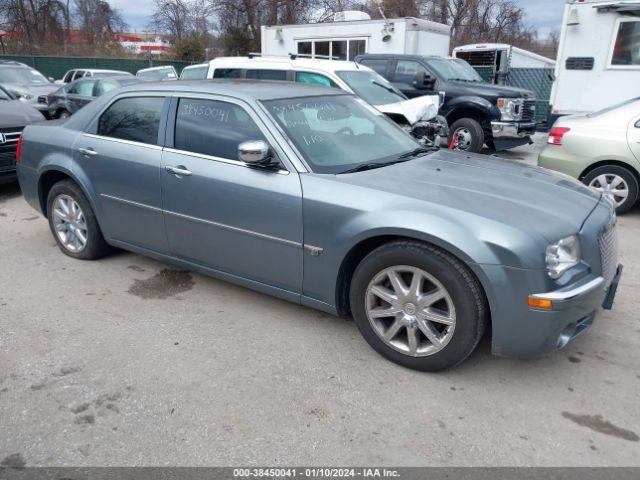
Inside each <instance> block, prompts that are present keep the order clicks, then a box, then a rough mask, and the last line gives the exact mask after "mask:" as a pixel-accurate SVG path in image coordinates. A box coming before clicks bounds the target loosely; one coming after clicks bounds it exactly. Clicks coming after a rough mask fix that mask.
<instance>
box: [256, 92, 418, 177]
mask: <svg viewBox="0 0 640 480" xmlns="http://www.w3.org/2000/svg"><path fill="white" fill-rule="evenodd" d="M263 103H264V105H265V106H266V107H267V109H268V110H269V112H270V113H271V114H272V115H273V117H274V118H275V119H276V121H277V122H278V124H280V126H281V127H282V128H283V129H284V130H285V132H286V133H287V135H288V136H289V138H290V139H291V140H292V141H293V143H294V144H295V145H296V146H297V148H298V150H299V151H300V153H302V155H303V156H304V158H305V160H306V161H307V163H308V165H309V167H310V168H311V169H312V170H313V171H314V172H316V173H345V172H346V171H348V170H353V169H355V168H358V167H361V166H373V167H374V168H375V167H377V166H384V165H385V164H389V163H394V162H397V161H403V159H405V160H406V159H407V154H410V153H411V152H413V151H415V150H416V149H419V148H420V145H419V144H418V143H417V142H416V141H415V140H414V139H413V138H412V137H411V136H409V134H407V133H405V132H404V131H403V130H401V129H400V128H399V127H397V126H396V125H395V124H394V123H393V122H392V121H391V120H389V119H388V118H387V117H386V116H385V115H384V114H383V113H381V112H379V111H378V110H376V109H375V108H373V107H372V106H370V105H368V104H367V103H365V102H364V101H363V100H362V99H360V98H357V97H354V96H352V95H335V96H334V95H328V96H323V97H304V98H288V99H280V100H270V101H265V102H263Z"/></svg>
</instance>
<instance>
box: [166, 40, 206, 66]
mask: <svg viewBox="0 0 640 480" xmlns="http://www.w3.org/2000/svg"><path fill="white" fill-rule="evenodd" d="M204 56H205V51H204V42H203V41H202V39H200V38H199V37H187V38H183V39H181V40H176V41H175V42H174V44H173V57H175V59H176V60H185V61H187V62H202V61H203V60H204Z"/></svg>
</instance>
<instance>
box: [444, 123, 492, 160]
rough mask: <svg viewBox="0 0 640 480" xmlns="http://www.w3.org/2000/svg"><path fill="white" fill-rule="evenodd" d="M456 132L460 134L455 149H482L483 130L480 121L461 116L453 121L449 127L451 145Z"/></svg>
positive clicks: (473, 150)
mask: <svg viewBox="0 0 640 480" xmlns="http://www.w3.org/2000/svg"><path fill="white" fill-rule="evenodd" d="M456 133H458V134H459V135H460V136H461V137H459V140H458V142H457V143H458V145H459V146H457V147H456V150H461V151H463V152H471V153H480V152H481V151H482V147H483V146H484V130H483V129H482V125H480V122H478V121H477V120H474V119H473V118H461V119H459V120H456V121H455V122H453V124H452V125H451V128H450V129H449V145H451V142H452V141H453V138H454V136H455V134H456ZM462 136H464V138H463V137H462Z"/></svg>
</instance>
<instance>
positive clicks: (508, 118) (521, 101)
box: [356, 54, 536, 152]
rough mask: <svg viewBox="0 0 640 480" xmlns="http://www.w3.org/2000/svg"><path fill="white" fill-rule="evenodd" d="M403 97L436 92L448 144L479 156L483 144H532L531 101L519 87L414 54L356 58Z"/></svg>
mask: <svg viewBox="0 0 640 480" xmlns="http://www.w3.org/2000/svg"><path fill="white" fill-rule="evenodd" d="M356 62H358V63H361V64H362V65H366V66H367V67H369V68H372V69H373V70H375V71H376V72H378V73H379V74H380V75H382V76H383V77H385V78H386V79H387V80H389V82H391V83H392V84H393V85H394V86H395V87H396V88H398V90H400V91H402V93H404V94H405V95H406V96H408V97H409V98H414V97H419V96H422V95H430V94H433V93H434V92H436V93H439V94H440V95H441V97H444V98H443V102H442V106H441V108H440V114H441V115H442V116H444V117H445V118H446V119H447V121H448V122H449V126H450V133H449V142H451V141H452V140H453V139H454V138H455V139H456V147H457V148H458V149H459V150H465V151H469V152H480V151H481V150H482V148H483V146H484V145H487V146H488V147H489V148H491V149H493V150H506V149H508V148H513V147H517V146H520V145H525V144H528V143H532V140H531V135H533V134H534V133H535V131H536V123H535V121H534V117H535V108H536V98H535V95H534V93H533V92H531V91H529V90H523V89H520V88H514V87H506V86H503V85H493V84H490V83H486V82H485V81H484V80H482V77H480V75H479V74H478V73H477V72H476V71H475V70H474V69H473V67H471V65H469V64H468V63H467V62H465V61H464V60H460V59H454V58H443V57H423V56H418V55H373V54H372V55H359V56H358V57H356Z"/></svg>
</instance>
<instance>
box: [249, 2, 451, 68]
mask: <svg viewBox="0 0 640 480" xmlns="http://www.w3.org/2000/svg"><path fill="white" fill-rule="evenodd" d="M450 33H451V27H449V26H448V25H443V24H441V23H436V22H431V21H428V20H422V19H419V18H413V17H407V18H391V19H388V20H387V19H380V20H371V19H370V18H369V16H368V15H367V14H365V13H363V12H338V13H336V15H335V16H334V21H333V22H327V23H308V24H301V25H277V26H262V27H261V44H262V55H274V56H284V55H289V54H298V55H300V56H304V57H309V58H323V59H333V60H353V59H355V57H356V56H357V55H361V54H364V53H393V54H411V55H440V56H447V55H448V54H449V43H450Z"/></svg>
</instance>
